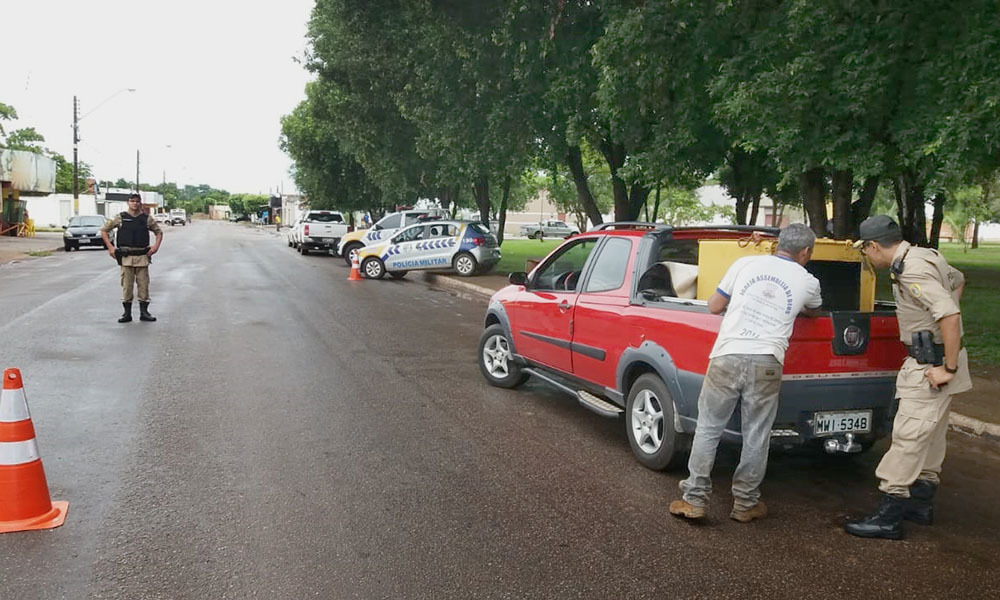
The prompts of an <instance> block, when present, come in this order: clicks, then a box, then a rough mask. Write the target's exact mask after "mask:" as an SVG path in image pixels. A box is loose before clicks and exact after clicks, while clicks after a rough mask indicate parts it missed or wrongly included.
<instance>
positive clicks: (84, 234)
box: [63, 215, 115, 252]
mask: <svg viewBox="0 0 1000 600" xmlns="http://www.w3.org/2000/svg"><path fill="white" fill-rule="evenodd" d="M107 221H108V220H107V219H105V218H104V217H102V216H101V215H78V216H75V217H70V220H69V224H68V225H66V227H64V228H63V229H65V230H66V231H64V232H63V249H65V250H66V252H69V251H70V250H79V249H80V246H91V247H96V248H104V240H103V239H101V227H104V224H105V223H107ZM108 236H109V237H110V238H111V243H112V244H114V243H115V232H114V231H111V232H109V233H108Z"/></svg>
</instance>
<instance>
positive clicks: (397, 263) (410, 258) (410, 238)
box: [384, 225, 427, 271]
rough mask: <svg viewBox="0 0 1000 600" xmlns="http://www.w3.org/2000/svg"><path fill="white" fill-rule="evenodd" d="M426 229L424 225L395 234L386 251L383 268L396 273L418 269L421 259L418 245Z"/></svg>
mask: <svg viewBox="0 0 1000 600" xmlns="http://www.w3.org/2000/svg"><path fill="white" fill-rule="evenodd" d="M426 228H427V226H426V225H415V226H413V227H407V228H405V229H403V230H402V231H400V232H399V233H398V234H396V237H394V238H392V244H390V245H389V247H388V248H387V249H386V257H385V259H384V260H385V266H386V267H387V268H389V269H391V270H398V271H406V270H409V269H417V268H420V267H421V266H422V265H421V259H422V258H423V257H422V256H421V255H420V254H421V251H420V249H419V248H418V244H419V242H420V241H421V240H423V239H424V236H425V235H426V232H425V231H424V230H425V229H426Z"/></svg>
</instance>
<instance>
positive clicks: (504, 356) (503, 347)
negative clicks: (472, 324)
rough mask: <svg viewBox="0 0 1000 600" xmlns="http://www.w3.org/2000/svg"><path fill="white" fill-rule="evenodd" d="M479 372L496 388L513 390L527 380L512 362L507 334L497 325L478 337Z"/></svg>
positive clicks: (526, 376)
mask: <svg viewBox="0 0 1000 600" xmlns="http://www.w3.org/2000/svg"><path fill="white" fill-rule="evenodd" d="M479 370H480V371H482V373H483V377H485V378H486V381H488V382H489V383H490V385H495V386H496V387H502V388H514V387H517V386H519V385H521V384H522V383H524V382H525V381H527V380H528V374H527V373H524V372H523V371H522V370H521V366H520V365H518V364H517V363H515V362H514V360H513V355H512V354H511V351H510V342H509V341H508V340H507V334H506V333H504V330H503V326H501V325H500V324H498V323H495V324H493V325H490V326H489V327H487V328H486V329H485V330H483V335H481V336H480V337H479Z"/></svg>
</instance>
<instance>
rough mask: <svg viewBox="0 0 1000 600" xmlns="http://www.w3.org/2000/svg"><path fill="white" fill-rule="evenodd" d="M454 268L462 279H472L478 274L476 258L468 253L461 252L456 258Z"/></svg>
mask: <svg viewBox="0 0 1000 600" xmlns="http://www.w3.org/2000/svg"><path fill="white" fill-rule="evenodd" d="M454 267H455V272H456V273H458V274H459V275H461V276H462V277H470V276H472V275H473V274H475V272H476V258H475V257H474V256H472V255H471V254H469V253H468V252H460V253H459V254H458V255H457V256H456V257H455V264H454Z"/></svg>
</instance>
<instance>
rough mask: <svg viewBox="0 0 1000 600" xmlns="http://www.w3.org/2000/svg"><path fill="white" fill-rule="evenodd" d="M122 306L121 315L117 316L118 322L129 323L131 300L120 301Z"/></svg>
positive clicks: (130, 318) (130, 320) (130, 319)
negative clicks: (123, 310) (123, 308)
mask: <svg viewBox="0 0 1000 600" xmlns="http://www.w3.org/2000/svg"><path fill="white" fill-rule="evenodd" d="M122 306H123V307H125V312H123V313H122V316H121V317H119V318H118V322H119V323H130V322H132V303H131V302H122Z"/></svg>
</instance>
